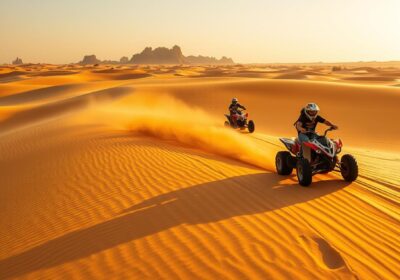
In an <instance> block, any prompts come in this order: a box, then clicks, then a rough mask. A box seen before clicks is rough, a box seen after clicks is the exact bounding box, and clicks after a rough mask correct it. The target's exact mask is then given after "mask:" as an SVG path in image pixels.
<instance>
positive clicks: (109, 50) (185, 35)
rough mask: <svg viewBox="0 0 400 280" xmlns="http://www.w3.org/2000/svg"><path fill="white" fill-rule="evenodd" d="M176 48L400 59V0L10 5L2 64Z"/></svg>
mask: <svg viewBox="0 0 400 280" xmlns="http://www.w3.org/2000/svg"><path fill="white" fill-rule="evenodd" d="M174 44H177V45H179V46H181V47H182V49H183V52H184V54H185V55H189V54H194V55H197V54H203V55H210V56H217V57H220V56H222V55H226V56H229V57H232V58H234V60H235V61H237V62H242V63H247V62H313V61H328V62H331V61H359V60H364V61H367V60H400V0H198V1H191V0H138V1H136V0H130V1H129V0H113V1H112V0H86V1H85V0H68V1H67V0H65V1H61V0H58V1H56V0H40V1H39V0H25V1H23V0H0V63H5V62H7V63H10V62H11V60H13V59H14V58H15V57H16V56H20V57H22V58H23V60H24V62H50V63H69V62H77V61H79V60H80V59H81V58H82V57H83V55H85V54H96V55H97V57H98V58H100V59H113V60H119V58H120V57H121V56H128V57H130V56H131V55H132V54H134V53H136V52H139V51H141V50H142V49H143V48H144V47H146V46H152V47H157V46H166V47H172V46H173V45H174Z"/></svg>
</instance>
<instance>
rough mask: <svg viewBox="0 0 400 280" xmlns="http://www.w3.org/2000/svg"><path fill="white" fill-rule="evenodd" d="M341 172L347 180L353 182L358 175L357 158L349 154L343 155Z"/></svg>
mask: <svg viewBox="0 0 400 280" xmlns="http://www.w3.org/2000/svg"><path fill="white" fill-rule="evenodd" d="M340 173H342V177H343V179H344V180H345V181H347V182H353V181H355V180H356V179H357V177H358V164H357V161H356V159H355V158H354V157H353V156H352V155H349V154H346V155H343V156H342V159H341V160H340Z"/></svg>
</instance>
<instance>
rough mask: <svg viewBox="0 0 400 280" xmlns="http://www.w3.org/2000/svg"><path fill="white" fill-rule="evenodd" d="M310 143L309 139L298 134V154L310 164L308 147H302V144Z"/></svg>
mask: <svg viewBox="0 0 400 280" xmlns="http://www.w3.org/2000/svg"><path fill="white" fill-rule="evenodd" d="M308 141H310V138H309V137H308V136H307V135H306V134H304V133H299V142H300V148H301V150H300V154H301V155H302V156H303V157H304V158H306V159H307V160H308V162H311V150H310V148H309V147H307V146H305V145H304V142H308Z"/></svg>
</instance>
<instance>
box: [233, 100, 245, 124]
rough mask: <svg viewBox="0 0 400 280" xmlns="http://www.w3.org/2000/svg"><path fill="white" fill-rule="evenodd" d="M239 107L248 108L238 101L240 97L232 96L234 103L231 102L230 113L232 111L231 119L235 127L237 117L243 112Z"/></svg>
mask: <svg viewBox="0 0 400 280" xmlns="http://www.w3.org/2000/svg"><path fill="white" fill-rule="evenodd" d="M239 108H241V109H243V110H246V108H245V107H244V106H242V105H240V104H239V103H238V99H237V98H236V97H235V98H232V103H231V105H229V113H230V116H231V120H232V122H233V125H234V127H237V119H238V117H239V116H238V115H241V114H242V113H241V111H240V110H239Z"/></svg>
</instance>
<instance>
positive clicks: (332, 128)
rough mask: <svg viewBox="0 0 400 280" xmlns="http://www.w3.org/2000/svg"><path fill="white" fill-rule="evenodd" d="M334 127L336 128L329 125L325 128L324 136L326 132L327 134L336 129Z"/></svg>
mask: <svg viewBox="0 0 400 280" xmlns="http://www.w3.org/2000/svg"><path fill="white" fill-rule="evenodd" d="M336 129H337V128H334V127H333V126H331V127H330V128H328V129H326V130H325V132H324V137H326V134H328V132H329V131H332V130H336Z"/></svg>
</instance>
